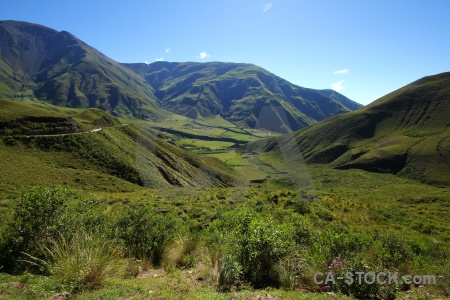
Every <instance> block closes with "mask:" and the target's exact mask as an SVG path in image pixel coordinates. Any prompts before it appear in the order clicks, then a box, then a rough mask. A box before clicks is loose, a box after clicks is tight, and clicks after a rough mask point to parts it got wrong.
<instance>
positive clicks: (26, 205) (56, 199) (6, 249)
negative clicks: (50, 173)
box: [0, 186, 69, 271]
mask: <svg viewBox="0 0 450 300" xmlns="http://www.w3.org/2000/svg"><path fill="white" fill-rule="evenodd" d="M68 197H69V191H68V190H66V189H63V188H48V187H42V186H39V187H35V188H34V189H33V190H32V191H31V192H30V193H27V194H24V195H23V196H22V197H21V198H20V199H19V200H18V202H17V203H16V207H15V210H14V213H13V218H12V221H11V223H10V224H8V225H7V226H6V227H7V230H5V233H6V234H5V236H3V238H2V241H1V243H0V247H1V249H0V266H2V267H3V270H5V271H13V270H14V269H17V268H19V267H25V266H24V265H20V266H19V265H17V264H16V263H17V260H18V259H19V258H20V256H21V255H22V254H21V253H22V252H25V253H28V254H29V255H32V256H35V257H39V258H44V257H45V253H44V252H43V251H42V249H41V248H40V247H39V246H38V245H47V243H48V240H49V239H50V238H52V237H55V236H56V234H57V231H58V230H59V229H60V228H62V227H63V223H62V220H61V215H62V214H63V212H64V209H65V204H66V199H67V198H68ZM28 267H29V266H28Z"/></svg>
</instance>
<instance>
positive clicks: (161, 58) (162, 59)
mask: <svg viewBox="0 0 450 300" xmlns="http://www.w3.org/2000/svg"><path fill="white" fill-rule="evenodd" d="M155 61H164V57H160V58H157V59H155Z"/></svg>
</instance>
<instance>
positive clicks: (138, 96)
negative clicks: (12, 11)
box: [0, 21, 164, 118]
mask: <svg viewBox="0 0 450 300" xmlns="http://www.w3.org/2000/svg"><path fill="white" fill-rule="evenodd" d="M23 95H27V96H31V97H37V98H39V99H42V100H45V101H48V102H49V103H52V104H54V105H60V106H67V107H77V108H89V107H91V108H100V109H102V110H104V111H108V112H110V113H112V114H113V115H115V116H128V117H139V118H147V117H150V118H158V117H160V116H161V114H164V113H163V110H161V109H160V108H159V106H158V104H157V99H156V98H155V96H154V91H153V89H152V88H151V86H149V85H148V84H147V83H146V82H145V80H143V79H142V77H140V76H138V75H136V74H135V73H134V72H131V71H130V70H129V69H127V68H125V67H123V66H121V65H120V64H118V63H117V62H115V61H113V60H112V59H110V58H108V57H106V56H105V55H103V54H102V53H100V52H99V51H97V50H95V49H94V48H92V47H90V46H88V45H87V44H85V43H83V42H82V41H80V40H79V39H77V38H76V37H75V36H73V35H71V34H70V33H68V32H66V31H61V32H58V31H56V30H53V29H50V28H47V27H44V26H41V25H36V24H31V23H26V22H17V21H0V96H3V97H6V98H15V97H21V96H23Z"/></svg>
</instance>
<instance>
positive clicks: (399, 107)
mask: <svg viewBox="0 0 450 300" xmlns="http://www.w3.org/2000/svg"><path fill="white" fill-rule="evenodd" d="M449 107H450V73H443V74H438V75H435V76H429V77H425V78H423V79H420V80H418V81H416V82H413V83H411V84H409V85H407V86H405V87H403V88H401V89H399V90H397V91H395V92H393V93H391V94H388V95H386V96H384V97H382V98H380V99H379V100H377V101H375V102H373V103H372V104H370V105H368V106H367V107H364V108H362V109H360V110H358V111H355V112H350V113H347V114H344V115H340V116H335V117H332V118H329V119H327V120H325V121H323V122H320V123H318V124H315V125H313V126H310V127H308V128H306V129H304V130H301V131H298V132H295V133H293V134H290V135H287V136H284V137H281V138H280V139H279V140H278V141H276V140H275V139H272V140H269V142H268V144H264V143H262V142H259V143H257V144H254V145H251V146H249V147H250V148H252V149H262V148H264V149H265V150H264V151H271V150H274V149H278V150H275V151H277V152H278V153H281V152H280V147H281V148H283V149H300V151H298V152H297V154H293V155H294V156H297V157H298V158H301V156H303V158H304V159H305V160H306V161H307V162H312V163H326V164H330V165H331V166H333V167H336V168H340V169H351V168H359V169H364V170H369V171H374V172H389V173H394V174H398V175H400V176H405V177H408V178H413V179H416V180H419V181H423V182H427V183H430V184H434V185H444V186H445V185H448V184H450V140H449V138H448V137H449V136H450V118H449V116H450V109H449ZM277 145H278V146H277ZM303 158H302V159H303Z"/></svg>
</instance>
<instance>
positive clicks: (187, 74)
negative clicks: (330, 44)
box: [123, 62, 361, 133]
mask: <svg viewBox="0 0 450 300" xmlns="http://www.w3.org/2000/svg"><path fill="white" fill-rule="evenodd" d="M123 65H124V66H126V67H128V68H130V69H131V70H133V71H135V72H136V73H138V74H140V75H141V76H143V77H144V78H145V79H146V80H147V81H148V82H149V83H150V84H151V85H152V87H153V88H154V89H155V91H156V96H157V97H158V98H159V100H160V103H161V104H162V105H163V106H164V108H166V109H168V110H170V111H172V112H174V113H177V114H180V115H185V116H187V117H189V118H192V119H195V118H198V117H209V116H216V115H220V116H222V117H223V118H225V119H226V120H228V121H230V122H232V123H234V124H237V125H240V126H244V127H250V128H265V129H267V130H271V131H275V132H282V133H286V132H290V131H292V130H297V129H299V128H303V127H305V126H307V125H310V124H312V123H315V122H316V121H320V120H323V119H325V118H327V117H330V116H332V115H336V114H341V113H344V112H348V111H352V110H355V109H358V108H359V107H361V106H360V105H359V104H357V103H355V102H353V101H351V100H349V99H347V98H346V97H344V96H342V95H340V94H338V93H336V92H332V91H327V90H324V91H318V90H312V89H306V88H302V87H299V86H296V85H293V84H291V83H289V82H287V81H286V80H283V79H281V78H279V77H277V76H275V75H273V74H271V73H270V72H268V71H266V70H264V69H262V68H260V67H258V66H255V65H251V64H236V63H220V62H211V63H190V62H189V63H168V62H155V63H152V64H149V65H147V64H123Z"/></svg>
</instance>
